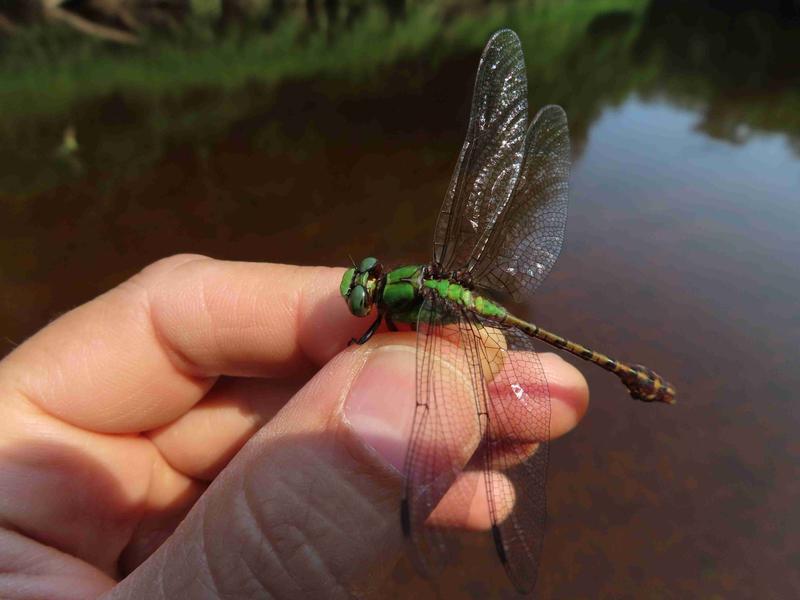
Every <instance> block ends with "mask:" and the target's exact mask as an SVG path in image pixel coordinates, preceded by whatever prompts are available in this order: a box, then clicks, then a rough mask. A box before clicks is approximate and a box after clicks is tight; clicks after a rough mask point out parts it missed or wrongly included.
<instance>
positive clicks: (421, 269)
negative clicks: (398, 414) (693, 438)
mask: <svg viewBox="0 0 800 600" xmlns="http://www.w3.org/2000/svg"><path fill="white" fill-rule="evenodd" d="M569 168H570V143H569V131H568V128H567V117H566V114H565V113H564V110H563V109H562V108H561V107H559V106H554V105H551V106H545V107H544V108H542V109H541V110H540V111H539V112H538V113H537V114H536V116H534V117H533V119H532V120H531V121H530V124H529V122H528V102H527V79H526V75H525V62H524V58H523V55H522V47H521V45H520V41H519V38H518V37H517V35H516V34H515V33H514V32H513V31H510V30H508V29H504V30H501V31H499V32H497V33H496V34H494V36H492V38H491V39H490V40H489V42H488V44H487V45H486V48H485V50H484V52H483V55H482V57H481V60H480V64H479V66H478V74H477V78H476V81H475V88H474V93H473V99H472V109H471V114H470V120H469V128H468V131H467V138H466V141H465V142H464V145H463V147H462V148H461V153H460V155H459V157H458V162H457V163H456V167H455V172H454V174H453V177H452V180H451V182H450V186H449V188H448V190H447V195H446V196H445V200H444V204H443V206H442V209H441V212H440V213H439V218H438V221H437V223H436V229H435V233H434V242H433V260H432V261H431V262H430V263H429V264H426V265H408V266H403V267H399V268H396V269H393V270H388V269H386V268H384V266H383V265H382V264H381V263H380V262H379V261H378V260H377V259H375V258H371V257H370V258H365V259H364V260H362V261H361V262H360V264H358V265H354V266H353V267H352V268H350V269H348V270H347V271H346V273H345V274H344V277H343V279H342V283H341V294H342V296H343V297H344V298H345V301H346V302H347V305H348V307H349V309H350V311H351V312H352V313H353V314H355V315H357V316H360V317H366V316H367V315H369V314H370V312H371V311H372V309H373V307H375V308H376V312H377V318H376V319H375V321H374V322H373V323H372V324H371V326H370V327H369V328H368V329H367V331H366V332H365V333H364V335H363V336H361V338H360V339H358V340H352V341H354V342H357V343H359V344H363V343H365V342H366V341H367V340H369V338H370V337H371V336H372V335H373V333H374V332H375V331H376V330H377V328H378V326H379V325H380V323H381V321H383V320H385V321H386V323H387V326H388V327H389V329H391V330H395V329H396V323H398V322H399V323H407V324H411V325H412V326H413V327H414V328H415V329H416V332H417V334H416V335H417V351H416V356H417V358H416V408H415V412H414V418H413V423H412V426H411V433H410V435H411V437H410V440H409V446H408V451H407V456H406V460H405V473H404V475H405V485H404V493H403V499H402V502H401V523H402V528H403V532H404V534H405V535H406V536H407V537H408V538H409V539H410V541H411V547H412V558H413V560H414V562H415V565H416V566H417V568H418V570H420V571H421V572H422V573H423V574H426V575H429V576H432V575H434V574H435V573H436V572H437V571H438V569H439V568H440V567H441V566H442V565H443V564H444V563H446V562H447V561H448V559H449V558H451V556H452V547H451V543H452V538H451V537H450V535H449V533H448V528H447V527H446V525H447V524H448V523H450V524H453V525H455V524H458V523H459V522H463V521H464V519H465V518H467V515H468V514H469V513H470V511H471V510H472V509H471V508H470V507H472V506H475V502H476V498H477V499H478V501H479V502H482V503H483V504H482V505H483V507H484V509H485V510H484V512H487V513H488V515H489V517H490V521H491V522H490V523H487V528H488V529H490V530H491V532H492V537H493V539H494V545H495V549H496V552H497V555H498V557H499V559H500V562H501V563H502V564H503V566H504V567H505V570H506V572H507V574H508V576H509V578H510V579H511V581H512V582H513V584H514V586H515V587H516V588H517V589H518V590H519V591H520V592H528V591H530V590H532V589H533V587H534V586H535V583H536V577H537V572H538V562H539V556H540V553H541V547H542V540H543V533H544V524H545V516H546V492H545V487H546V485H545V484H546V478H547V463H548V441H549V431H550V396H549V393H548V386H547V380H546V379H545V372H544V369H543V367H542V364H541V363H540V361H539V358H538V357H537V355H536V353H535V352H534V340H541V341H543V342H546V343H547V344H550V345H552V346H555V347H556V348H559V349H561V350H565V351H567V352H570V353H572V354H574V355H576V356H578V357H580V358H582V359H585V360H587V361H590V362H592V363H594V364H596V365H598V366H600V367H602V368H603V369H605V370H607V371H610V372H612V373H614V374H615V375H617V376H618V377H619V378H620V380H621V381H622V383H623V384H624V385H625V386H626V387H627V388H628V391H629V392H630V395H631V396H632V397H633V398H635V399H637V400H643V401H645V402H653V401H658V402H666V403H673V402H674V397H675V388H674V387H673V386H672V385H670V384H669V383H668V382H667V381H666V380H664V379H663V378H662V377H660V376H659V375H657V374H656V373H654V372H653V371H652V370H650V369H648V368H646V367H644V366H641V365H635V364H627V363H624V362H621V361H619V360H615V359H613V358H610V357H609V356H606V355H605V354H601V353H599V352H595V351H594V350H591V349H589V348H587V347H585V346H582V345H580V344H576V343H574V342H571V341H569V340H567V339H564V338H563V337H561V336H559V335H556V334H554V333H551V332H549V331H546V330H544V329H542V328H541V327H539V326H537V325H534V324H533V323H529V322H527V321H524V320H522V319H520V318H518V317H516V316H514V315H513V314H511V312H509V311H508V310H507V309H505V308H504V307H503V306H502V305H501V304H500V303H499V302H498V301H497V298H498V297H500V296H503V295H504V296H510V297H511V298H513V299H514V300H516V301H523V300H525V299H527V298H528V296H529V295H530V294H532V293H533V292H534V290H536V288H537V287H538V286H539V284H541V282H542V281H543V280H544V278H545V277H546V276H547V274H548V273H549V272H550V269H551V268H552V266H553V263H555V261H556V258H557V257H558V254H559V252H560V250H561V245H562V241H563V239H564V227H565V224H566V218H567V181H568V178H569ZM493 294H494V299H492V296H493ZM440 503H442V504H446V508H447V510H446V511H445V510H442V509H441V507H440V509H437V506H439V505H440ZM434 511H437V512H441V513H442V515H445V516H442V517H441V518H438V519H437V518H434V517H432V513H434V516H435V515H436V513H435V512H434ZM447 515H449V516H447ZM432 521H433V522H435V524H436V526H433V525H432V524H431V522H432ZM442 525H444V526H442Z"/></svg>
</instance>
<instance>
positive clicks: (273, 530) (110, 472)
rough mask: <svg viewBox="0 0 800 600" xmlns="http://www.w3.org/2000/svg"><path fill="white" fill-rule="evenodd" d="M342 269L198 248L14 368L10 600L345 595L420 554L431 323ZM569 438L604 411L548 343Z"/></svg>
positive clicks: (1, 435) (41, 337)
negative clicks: (365, 312) (388, 306)
mask: <svg viewBox="0 0 800 600" xmlns="http://www.w3.org/2000/svg"><path fill="white" fill-rule="evenodd" d="M341 274H342V271H341V269H328V268H305V267H293V266H285V265H270V264H255V263H233V262H221V261H215V260H211V259H207V258H203V257H197V256H176V257H172V258H169V259H166V260H163V261H159V262H157V263H155V264H154V265H151V266H150V267H148V268H147V269H145V270H144V271H142V272H141V273H139V274H138V275H136V276H135V277H133V278H132V279H130V280H128V281H127V282H125V283H123V284H122V285H120V286H119V287H117V288H115V289H113V290H111V291H109V292H108V293H106V294H103V295H102V296H100V297H98V298H96V299H94V300H92V301H91V302H89V303H87V304H85V305H82V306H79V307H78V308H76V309H74V310H72V311H70V312H69V313H67V314H65V315H63V316H62V317H60V318H59V319H57V320H55V321H54V322H52V323H51V324H49V325H48V326H47V327H45V328H44V329H43V330H41V331H40V332H38V333H37V334H35V335H34V336H33V337H31V338H30V339H29V340H27V341H26V342H25V343H23V344H22V345H20V346H19V347H18V348H16V349H15V350H14V351H13V352H12V353H11V354H9V355H8V356H7V357H6V358H5V359H3V360H2V362H0V448H2V449H1V450H0V452H2V456H0V522H2V528H0V565H3V572H2V575H0V596H2V597H3V598H50V599H67V598H68V599H72V598H81V599H83V598H90V597H97V596H100V595H103V594H107V595H108V596H109V597H112V598H178V597H179V598H229V597H234V596H235V597H237V598H247V597H254V598H255V597H262V596H273V597H286V598H288V597H291V598H295V597H340V596H341V597H345V596H349V595H351V594H365V595H368V594H369V592H370V591H371V590H373V589H376V588H379V587H380V584H381V581H382V580H383V578H384V577H385V575H386V574H387V573H388V572H389V571H390V570H391V568H392V566H393V565H394V563H395V562H396V559H397V558H398V557H399V556H400V554H401V552H402V548H403V542H402V533H401V531H400V524H399V516H398V506H399V497H400V489H401V475H400V473H399V471H398V469H397V467H398V465H399V464H401V462H400V461H402V456H403V455H404V449H405V444H406V439H405V437H406V436H405V435H404V434H401V431H402V430H403V427H402V426H400V425H399V424H403V423H407V422H408V421H409V420H410V418H411V413H412V411H413V406H414V399H413V386H414V364H415V363H414V351H415V345H414V335H413V334H411V333H405V334H403V333H394V334H386V335H376V336H375V337H374V338H373V339H372V340H371V341H370V342H369V343H368V344H365V345H363V346H353V347H350V348H348V349H346V350H343V348H344V347H345V343H346V341H347V340H349V339H350V338H351V337H353V336H357V335H358V334H360V333H361V332H363V330H364V329H365V327H366V325H367V323H365V320H361V319H357V318H355V317H353V316H352V315H350V313H349V311H348V310H347V307H346V306H345V304H344V303H343V302H342V301H341V298H340V297H339V293H338V289H339V280H340V278H341ZM541 359H542V363H543V364H544V366H545V368H546V370H547V377H548V380H549V381H550V382H557V383H558V385H556V386H552V389H553V390H558V392H557V394H556V393H554V392H552V391H551V396H552V415H551V436H552V437H555V436H558V435H561V434H563V433H564V432H566V431H568V430H569V429H571V428H572V427H574V426H575V424H576V423H577V421H578V420H579V419H580V417H581V416H582V415H583V413H584V411H585V408H586V403H587V399H588V390H587V388H586V383H585V381H584V380H583V378H582V377H581V376H580V374H579V373H578V371H577V370H575V369H574V368H573V367H571V366H570V365H569V364H567V363H566V362H564V361H562V360H561V359H559V358H557V357H555V355H551V354H543V355H541Z"/></svg>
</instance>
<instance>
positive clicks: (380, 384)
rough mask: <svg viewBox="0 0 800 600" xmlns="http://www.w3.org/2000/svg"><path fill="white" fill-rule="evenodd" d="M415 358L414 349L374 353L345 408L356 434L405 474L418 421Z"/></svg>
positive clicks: (391, 348) (393, 347)
mask: <svg viewBox="0 0 800 600" xmlns="http://www.w3.org/2000/svg"><path fill="white" fill-rule="evenodd" d="M415 356H416V350H415V348H414V347H412V346H400V345H390V346H382V347H380V348H378V349H377V350H374V351H373V352H372V353H370V355H369V357H367V361H366V363H364V366H363V367H362V368H361V372H360V373H359V374H358V376H357V377H356V380H355V381H354V382H353V386H352V387H351V388H350V394H349V395H348V397H347V400H346V401H345V407H344V415H345V418H346V419H347V421H348V422H349V423H350V425H351V426H352V428H353V431H354V432H355V433H356V434H357V435H358V436H359V437H360V438H361V440H362V441H363V442H364V443H365V444H366V445H367V446H368V447H369V448H371V449H372V450H374V451H375V453H376V454H377V455H378V456H379V457H380V458H382V459H383V460H384V461H385V462H386V463H388V464H389V465H391V466H392V467H394V468H395V469H397V471H399V472H401V473H402V471H403V464H404V462H405V458H406V449H407V447H408V439H409V435H410V432H411V423H412V420H413V418H414V406H415V400H414V397H415V371H416V367H415V365H416V361H415Z"/></svg>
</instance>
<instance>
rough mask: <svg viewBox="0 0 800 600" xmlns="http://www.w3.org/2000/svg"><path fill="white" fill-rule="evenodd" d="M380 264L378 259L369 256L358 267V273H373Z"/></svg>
mask: <svg viewBox="0 0 800 600" xmlns="http://www.w3.org/2000/svg"><path fill="white" fill-rule="evenodd" d="M377 264H378V259H377V258H374V257H372V256H369V257H367V258H365V259H364V260H362V261H361V264H359V265H358V272H359V273H366V272H368V271H371V270H372V269H373V268H374V267H375V265H377Z"/></svg>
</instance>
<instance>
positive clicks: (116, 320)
mask: <svg viewBox="0 0 800 600" xmlns="http://www.w3.org/2000/svg"><path fill="white" fill-rule="evenodd" d="M340 277H341V270H338V269H326V268H303V267H290V266H284V265H268V264H255V263H234V262H223V261H215V260H211V259H208V258H204V257H196V256H178V257H172V258H170V259H166V260H163V261H160V262H158V263H155V264H154V265H152V266H150V267H148V268H147V269H145V270H144V271H142V272H141V273H140V274H138V275H137V276H135V277H134V278H132V279H131V280H129V281H127V282H126V283H124V284H122V285H120V286H119V287H117V288H115V289H113V290H111V291H110V292H108V293H106V294H104V295H102V296H100V297H99V298H96V299H94V300H92V301H91V302H89V303H87V304H85V305H83V306H80V307H78V308H76V309H74V310H73V311H71V312H69V313H67V314H65V315H63V316H62V317H61V318H59V319H57V320H56V321H54V322H53V323H51V324H50V325H49V326H47V327H46V328H44V329H43V330H42V331H40V332H39V333H37V334H36V335H34V336H33V337H32V338H30V339H29V340H28V341H26V342H25V343H24V344H22V345H21V346H20V347H18V348H17V349H16V350H15V351H14V352H13V353H12V354H10V355H9V356H8V357H7V358H6V359H5V360H4V361H3V362H2V363H1V364H0V379H2V380H3V381H4V382H6V383H7V384H10V385H12V386H13V387H14V388H15V389H14V391H15V392H19V393H21V394H22V395H24V396H25V397H26V398H28V399H30V400H31V401H32V402H33V403H34V404H36V405H37V407H38V408H40V409H42V410H44V411H46V412H48V413H50V414H52V415H55V416H57V417H59V418H60V419H62V420H64V421H66V422H68V423H71V424H73V425H76V426H79V427H82V428H85V429H90V430H94V431H102V432H113V433H120V432H137V431H143V430H148V429H152V428H154V427H158V426H160V425H164V424H166V423H168V422H171V421H173V420H174V419H176V418H177V417H178V416H180V415H181V414H183V413H184V412H186V410H187V409H188V408H190V407H191V406H193V405H194V404H195V403H196V402H197V401H198V400H199V399H200V398H202V397H203V395H204V394H205V393H206V392H207V391H208V390H209V389H210V387H211V386H212V385H213V384H214V382H215V381H216V378H217V377H218V376H220V375H244V376H261V377H283V376H286V375H287V374H291V373H308V372H313V370H314V369H316V368H317V367H318V366H319V365H321V364H324V363H325V362H326V361H327V360H329V359H330V358H331V357H332V356H333V355H334V354H335V353H336V352H337V351H339V350H340V349H341V348H342V347H344V344H345V342H346V340H348V339H349V338H350V337H351V336H352V335H354V334H355V333H356V332H357V331H358V330H359V328H361V327H363V326H362V324H361V323H360V322H359V320H358V319H356V318H355V317H353V316H352V315H350V314H349V312H348V311H347V309H346V307H345V305H344V303H343V302H342V301H341V298H339V297H338V287H339V279H340Z"/></svg>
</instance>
